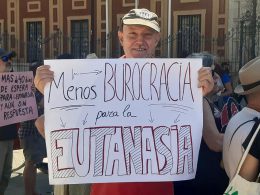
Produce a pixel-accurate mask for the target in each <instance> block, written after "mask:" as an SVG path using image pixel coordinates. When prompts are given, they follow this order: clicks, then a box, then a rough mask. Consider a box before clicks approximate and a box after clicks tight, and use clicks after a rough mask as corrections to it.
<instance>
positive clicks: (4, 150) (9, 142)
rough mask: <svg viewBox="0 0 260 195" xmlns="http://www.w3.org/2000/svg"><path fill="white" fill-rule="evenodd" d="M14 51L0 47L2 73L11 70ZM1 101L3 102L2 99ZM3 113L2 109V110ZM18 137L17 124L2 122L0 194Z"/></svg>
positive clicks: (0, 92) (0, 130)
mask: <svg viewBox="0 0 260 195" xmlns="http://www.w3.org/2000/svg"><path fill="white" fill-rule="evenodd" d="M14 56H15V53H14V52H5V51H4V49H2V48H0V73H5V72H10V71H11V68H12V57H14ZM4 93H5V89H4V86H2V88H0V94H4ZM0 102H3V101H2V100H0ZM1 114H3V113H2V111H1ZM16 137H17V126H16V124H11V125H5V126H2V125H1V124H0V194H4V192H5V190H6V188H7V186H8V183H9V179H10V176H11V170H12V162H13V140H14V139H15V138H16Z"/></svg>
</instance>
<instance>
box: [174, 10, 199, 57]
mask: <svg viewBox="0 0 260 195" xmlns="http://www.w3.org/2000/svg"><path fill="white" fill-rule="evenodd" d="M200 50H201V15H183V16H178V34H177V55H178V57H186V56H187V55H188V54H191V53H194V52H199V51H200Z"/></svg>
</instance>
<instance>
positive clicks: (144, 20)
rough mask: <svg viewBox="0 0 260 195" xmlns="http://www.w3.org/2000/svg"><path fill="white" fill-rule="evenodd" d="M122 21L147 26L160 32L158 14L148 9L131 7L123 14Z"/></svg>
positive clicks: (127, 23)
mask: <svg viewBox="0 0 260 195" xmlns="http://www.w3.org/2000/svg"><path fill="white" fill-rule="evenodd" d="M122 22H123V24H126V25H142V26H148V27H150V28H152V29H154V30H155V31H157V32H160V26H159V24H158V16H157V15H156V14H155V13H153V12H151V11H149V10H148V9H144V8H142V9H131V10H130V11H129V12H128V13H127V14H126V15H124V17H123V18H122Z"/></svg>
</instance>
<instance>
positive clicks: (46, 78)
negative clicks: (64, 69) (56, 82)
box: [34, 65, 54, 94]
mask: <svg viewBox="0 0 260 195" xmlns="http://www.w3.org/2000/svg"><path fill="white" fill-rule="evenodd" d="M53 79H54V72H53V71H51V70H50V66H49V65H42V66H39V67H38V68H37V70H36V75H35V78H34V85H35V87H36V88H37V89H38V90H39V91H40V92H41V93H42V94H43V93H44V87H45V85H46V84H47V83H49V82H51V81H53Z"/></svg>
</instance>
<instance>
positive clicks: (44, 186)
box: [5, 150, 52, 195]
mask: <svg viewBox="0 0 260 195" xmlns="http://www.w3.org/2000/svg"><path fill="white" fill-rule="evenodd" d="M23 161H24V158H23V152H22V150H14V162H13V167H17V166H18V164H19V165H20V163H21V162H23ZM22 173H23V168H22V169H19V170H17V171H15V172H13V173H12V176H11V177H12V178H11V180H10V183H9V186H8V188H7V191H6V193H5V195H24V187H23V175H22ZM37 190H38V192H40V193H41V194H42V195H51V194H52V186H50V185H49V180H48V175H46V174H43V173H41V172H40V171H38V173H37Z"/></svg>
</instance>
